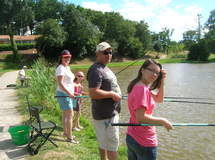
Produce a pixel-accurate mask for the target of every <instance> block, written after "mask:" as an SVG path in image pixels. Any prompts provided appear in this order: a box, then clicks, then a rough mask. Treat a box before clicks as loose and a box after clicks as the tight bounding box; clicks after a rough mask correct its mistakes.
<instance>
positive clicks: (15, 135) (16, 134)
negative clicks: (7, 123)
mask: <svg viewBox="0 0 215 160" xmlns="http://www.w3.org/2000/svg"><path fill="white" fill-rule="evenodd" d="M30 130H31V127H29V126H25V125H21V126H15V127H11V128H9V130H8V132H9V133H10V135H11V137H12V142H13V143H14V144H16V145H24V144H27V143H28V141H29V139H30V136H29V135H30Z"/></svg>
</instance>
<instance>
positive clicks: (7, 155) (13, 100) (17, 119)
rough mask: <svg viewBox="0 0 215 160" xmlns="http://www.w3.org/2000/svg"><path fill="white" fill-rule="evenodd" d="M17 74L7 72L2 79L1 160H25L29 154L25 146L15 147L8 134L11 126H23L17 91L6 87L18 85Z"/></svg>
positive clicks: (0, 103) (0, 94)
mask: <svg viewBox="0 0 215 160" xmlns="http://www.w3.org/2000/svg"><path fill="white" fill-rule="evenodd" d="M17 72H18V71H13V72H7V73H5V74H3V75H2V76H1V77H0V160H10V159H14V160H20V159H22V160H23V159H24V156H25V155H26V154H27V152H26V149H25V148H24V147H25V146H16V145H14V144H13V143H12V141H11V137H10V134H9V133H8V128H9V127H10V126H15V125H20V124H21V116H20V114H19V113H18V111H17V109H16V107H17V106H18V98H17V96H16V91H15V89H14V88H7V87H6V86H7V85H8V84H15V83H16V79H17Z"/></svg>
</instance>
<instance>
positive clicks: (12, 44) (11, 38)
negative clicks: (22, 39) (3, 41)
mask: <svg viewBox="0 0 215 160" xmlns="http://www.w3.org/2000/svg"><path fill="white" fill-rule="evenodd" d="M9 36H10V44H11V48H12V51H13V60H14V61H15V60H16V58H17V54H18V49H17V45H16V41H15V40H14V36H13V33H12V32H10V33H9Z"/></svg>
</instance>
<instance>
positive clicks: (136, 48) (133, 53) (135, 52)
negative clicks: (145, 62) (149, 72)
mask: <svg viewBox="0 0 215 160" xmlns="http://www.w3.org/2000/svg"><path fill="white" fill-rule="evenodd" d="M128 42H129V44H128V48H127V50H128V52H127V54H128V55H126V56H128V57H131V58H140V57H142V56H144V55H145V52H144V49H143V44H142V43H141V42H140V40H139V38H135V37H131V38H129V41H128Z"/></svg>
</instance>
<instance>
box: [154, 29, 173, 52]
mask: <svg viewBox="0 0 215 160" xmlns="http://www.w3.org/2000/svg"><path fill="white" fill-rule="evenodd" d="M172 34H173V29H172V30H170V29H168V28H164V29H163V30H162V31H161V32H159V33H152V39H153V48H154V49H155V50H157V51H159V52H160V51H161V52H165V53H166V54H168V49H169V47H170V43H171V39H170V37H171V36H172Z"/></svg>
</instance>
